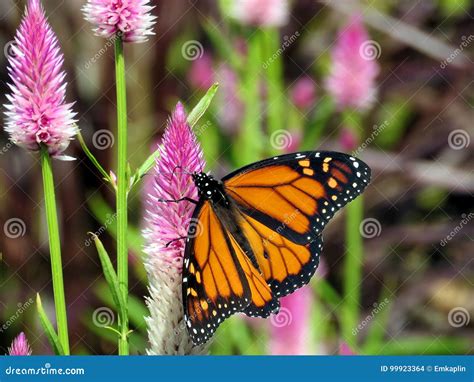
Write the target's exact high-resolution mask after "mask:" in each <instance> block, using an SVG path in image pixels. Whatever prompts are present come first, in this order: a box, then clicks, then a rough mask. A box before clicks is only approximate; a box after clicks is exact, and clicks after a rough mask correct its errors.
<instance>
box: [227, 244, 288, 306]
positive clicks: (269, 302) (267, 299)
mask: <svg viewBox="0 0 474 382" xmlns="http://www.w3.org/2000/svg"><path fill="white" fill-rule="evenodd" d="M231 243H232V247H233V248H234V250H235V253H236V254H237V258H238V260H239V264H240V265H241V266H242V269H243V271H244V273H245V275H246V277H247V281H248V283H249V286H250V294H251V303H250V304H249V306H248V307H247V310H248V311H250V312H253V311H266V312H267V313H268V314H270V312H272V311H276V310H278V307H279V304H278V301H277V300H275V299H274V297H273V294H272V291H271V289H270V287H269V286H268V284H267V283H266V281H265V280H264V279H263V277H262V275H261V274H260V271H259V270H257V269H256V268H255V267H254V266H253V264H252V262H251V261H250V259H249V257H248V256H247V255H246V254H245V252H244V251H243V250H242V248H241V247H240V245H239V244H238V243H237V241H236V240H235V239H234V238H233V237H232V236H231ZM268 314H267V315H268Z"/></svg>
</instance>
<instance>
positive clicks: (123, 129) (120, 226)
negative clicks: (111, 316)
mask: <svg viewBox="0 0 474 382" xmlns="http://www.w3.org/2000/svg"><path fill="white" fill-rule="evenodd" d="M115 77H116V87H117V131H118V139H117V141H118V159H117V167H118V168H117V205H116V207H117V276H118V281H119V284H120V287H121V289H122V293H123V295H124V301H125V306H127V301H128V246H127V225H128V224H127V220H128V211H127V193H128V186H129V185H128V176H127V88H126V81H125V60H124V55H123V41H122V39H121V38H120V37H117V38H116V39H115ZM125 313H126V314H125V317H121V316H120V332H121V336H120V337H119V343H118V345H119V354H120V355H128V354H129V346H128V332H129V329H128V311H126V312H125Z"/></svg>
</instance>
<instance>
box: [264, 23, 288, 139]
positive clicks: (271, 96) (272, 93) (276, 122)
mask: <svg viewBox="0 0 474 382" xmlns="http://www.w3.org/2000/svg"><path fill="white" fill-rule="evenodd" d="M262 36H263V37H262V38H263V39H264V43H263V44H262V49H263V50H264V54H263V57H264V58H266V59H267V60H268V61H267V62H265V63H264V69H265V75H266V79H267V87H268V90H267V91H268V95H267V97H268V106H267V108H268V110H267V114H268V132H269V133H270V134H272V133H275V132H277V131H279V130H283V129H284V126H285V125H286V123H285V114H284V110H285V104H284V98H283V94H284V84H283V78H284V76H283V59H282V55H279V56H277V57H275V52H277V51H278V49H280V45H281V42H280V33H279V30H278V29H276V28H271V29H267V30H264V31H262ZM286 108H287V106H286Z"/></svg>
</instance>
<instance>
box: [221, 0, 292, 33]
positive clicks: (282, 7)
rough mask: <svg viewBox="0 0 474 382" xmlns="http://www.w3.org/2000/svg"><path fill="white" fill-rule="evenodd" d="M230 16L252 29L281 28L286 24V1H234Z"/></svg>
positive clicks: (288, 15)
mask: <svg viewBox="0 0 474 382" xmlns="http://www.w3.org/2000/svg"><path fill="white" fill-rule="evenodd" d="M229 11H230V16H231V17H232V18H234V19H236V20H238V21H239V22H241V23H242V24H245V25H251V26H254V27H281V26H284V25H286V24H287V23H288V19H289V17H290V10H289V4H288V0H235V1H233V2H232V5H231V6H230V10H229Z"/></svg>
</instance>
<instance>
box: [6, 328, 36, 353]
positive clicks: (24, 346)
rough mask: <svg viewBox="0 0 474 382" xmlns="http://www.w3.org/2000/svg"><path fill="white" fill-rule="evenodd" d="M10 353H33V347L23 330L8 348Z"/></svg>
mask: <svg viewBox="0 0 474 382" xmlns="http://www.w3.org/2000/svg"><path fill="white" fill-rule="evenodd" d="M8 354H9V355H31V348H30V345H29V344H28V340H27V339H26V336H25V333H23V332H21V333H20V334H19V335H18V337H16V338H15V339H14V340H13V342H12V345H11V347H9V348H8Z"/></svg>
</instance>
